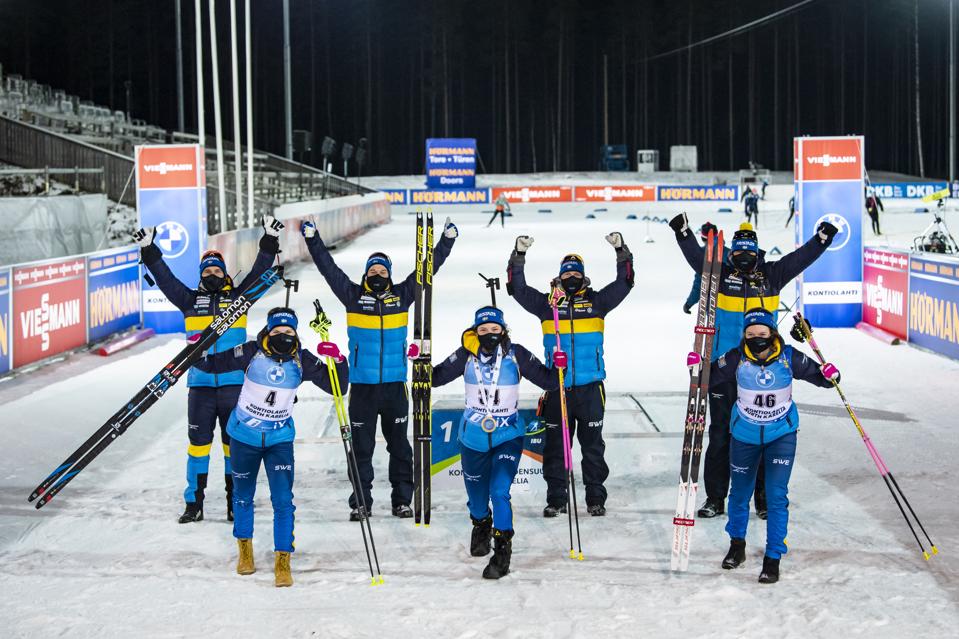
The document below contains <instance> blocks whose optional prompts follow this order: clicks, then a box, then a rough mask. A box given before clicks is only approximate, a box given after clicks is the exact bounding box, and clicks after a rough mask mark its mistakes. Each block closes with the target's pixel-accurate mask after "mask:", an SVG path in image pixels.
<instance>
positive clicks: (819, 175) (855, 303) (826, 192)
mask: <svg viewBox="0 0 959 639" xmlns="http://www.w3.org/2000/svg"><path fill="white" fill-rule="evenodd" d="M863 148H864V140H863V138H862V137H861V136H846V137H821V138H812V137H802V138H796V140H795V144H794V149H795V152H796V158H795V174H796V189H797V191H798V194H799V198H798V202H797V208H798V215H797V218H798V227H797V243H802V242H805V241H807V240H808V239H809V238H811V237H812V236H813V233H815V232H816V229H817V228H818V227H819V225H820V224H821V223H822V222H830V223H831V224H833V225H834V226H836V228H838V229H839V232H838V233H837V234H836V236H835V237H834V238H833V242H832V245H831V246H830V247H829V249H828V250H827V251H826V253H825V255H823V256H822V257H820V258H819V259H818V260H816V262H815V263H814V264H813V265H812V266H810V267H809V268H808V269H806V271H805V272H804V273H803V274H802V275H801V276H800V277H799V278H798V279H797V287H798V291H797V298H798V299H799V301H800V308H801V309H802V311H803V314H804V315H805V316H806V317H807V318H808V319H809V321H810V322H811V323H812V325H813V326H830V327H845V326H855V325H856V324H857V323H858V322H859V321H860V320H861V319H862V268H863V267H862V251H863V248H862V212H863V210H864V194H863Z"/></svg>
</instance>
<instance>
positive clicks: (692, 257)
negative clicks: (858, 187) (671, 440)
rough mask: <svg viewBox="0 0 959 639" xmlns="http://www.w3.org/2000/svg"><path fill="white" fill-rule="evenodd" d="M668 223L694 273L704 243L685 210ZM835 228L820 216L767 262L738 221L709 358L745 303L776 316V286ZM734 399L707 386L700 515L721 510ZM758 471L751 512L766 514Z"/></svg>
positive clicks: (736, 331)
mask: <svg viewBox="0 0 959 639" xmlns="http://www.w3.org/2000/svg"><path fill="white" fill-rule="evenodd" d="M669 225H670V226H671V227H672V229H673V230H674V231H675V232H676V241H677V242H678V243H679V248H680V249H681V250H682V252H683V257H685V258H686V261H687V262H688V263H689V266H690V267H692V269H693V270H694V271H696V272H697V273H698V272H699V271H700V270H701V269H702V267H703V254H704V252H705V250H706V249H705V247H704V246H701V245H700V244H699V243H698V242H697V241H696V238H695V237H694V235H693V233H692V231H691V230H690V228H689V224H688V220H687V219H686V214H685V213H682V214H680V215H677V216H676V217H674V218H673V219H672V220H671V221H670V222H669ZM836 232H837V229H836V227H835V226H833V225H832V224H830V223H828V222H823V223H822V224H820V225H819V228H818V229H816V234H815V235H814V236H813V237H812V238H811V239H810V240H809V241H808V242H806V243H805V244H803V245H802V246H801V247H799V248H798V249H796V250H795V251H793V252H792V253H790V254H789V255H786V256H784V257H783V258H782V259H780V260H778V261H776V262H767V261H766V259H765V254H764V253H763V252H762V251H760V250H759V241H758V239H757V237H756V233H755V231H753V230H752V227H751V226H749V225H748V224H743V225H742V226H741V227H740V229H739V230H738V231H736V233H735V234H734V235H733V241H732V244H731V247H730V249H729V250H728V251H725V252H724V254H723V266H722V270H721V272H720V279H719V293H718V295H717V298H716V335H715V337H714V338H713V352H712V357H713V359H715V358H717V357H719V356H720V355H722V354H723V353H725V352H726V351H728V350H730V349H732V348H735V347H736V346H737V345H738V344H739V341H740V339H741V337H742V334H743V316H744V315H745V313H746V310H747V309H751V308H754V307H758V308H764V309H766V310H767V311H769V312H770V313H772V315H773V318H775V317H776V314H777V309H778V308H779V292H780V291H781V290H782V289H783V287H785V286H786V284H788V283H789V282H790V281H791V280H792V279H793V278H795V277H796V276H797V275H799V274H800V273H802V272H803V271H804V270H806V268H808V267H809V265H810V264H812V263H813V262H815V261H816V260H817V259H819V258H820V257H821V256H822V255H823V254H824V253H825V252H826V249H828V248H829V245H830V244H831V243H832V238H833V236H834V235H835V234H836ZM735 401H736V400H735V387H734V385H732V384H726V385H725V386H714V387H713V388H712V389H711V390H710V394H709V420H710V421H709V445H708V446H707V448H706V460H705V467H704V470H703V483H704V485H705V487H706V503H705V504H703V507H702V508H701V509H700V510H699V513H698V514H699V516H700V517H706V518H708V517H715V516H717V515H721V514H722V513H723V512H725V500H726V493H727V491H728V490H729V417H730V413H731V411H732V407H733V403H734V402H735ZM763 476H764V475H763V472H762V470H760V473H759V480H758V482H757V488H756V512H757V513H759V515H760V517H765V513H766V504H765V496H764V491H763V483H762V478H763Z"/></svg>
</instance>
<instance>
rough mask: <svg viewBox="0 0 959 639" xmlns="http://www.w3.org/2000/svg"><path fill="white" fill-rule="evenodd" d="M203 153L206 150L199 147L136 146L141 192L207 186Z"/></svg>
mask: <svg viewBox="0 0 959 639" xmlns="http://www.w3.org/2000/svg"><path fill="white" fill-rule="evenodd" d="M202 153H203V147H201V146H199V145H196V144H183V145H177V144H167V145H163V146H141V147H137V149H136V155H137V186H138V187H139V188H140V189H183V188H197V187H202V186H206V172H205V167H204V166H203V162H202V161H201V158H202V157H203V156H202ZM198 169H199V170H198Z"/></svg>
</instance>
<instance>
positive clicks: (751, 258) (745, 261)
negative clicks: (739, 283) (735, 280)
mask: <svg viewBox="0 0 959 639" xmlns="http://www.w3.org/2000/svg"><path fill="white" fill-rule="evenodd" d="M729 261H730V262H732V264H733V266H735V267H736V270H737V271H739V272H741V273H752V272H753V271H755V270H756V264H758V263H759V256H758V255H756V254H755V253H751V252H745V253H740V254H739V255H732V256H730V258H729Z"/></svg>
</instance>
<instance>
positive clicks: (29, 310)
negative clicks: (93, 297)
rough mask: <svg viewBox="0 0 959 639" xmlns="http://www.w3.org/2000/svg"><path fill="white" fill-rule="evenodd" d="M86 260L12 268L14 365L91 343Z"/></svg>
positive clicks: (76, 259)
mask: <svg viewBox="0 0 959 639" xmlns="http://www.w3.org/2000/svg"><path fill="white" fill-rule="evenodd" d="M85 289H86V258H84V257H78V258H71V259H67V260H61V261H51V262H37V263H34V264H29V265H25V266H19V267H14V269H13V322H14V327H13V366H14V368H18V367H20V366H24V365H25V364H30V363H32V362H36V361H38V360H41V359H44V358H46V357H51V356H53V355H56V354H58V353H62V352H64V351H68V350H70V349H72V348H78V347H80V346H83V345H84V344H86V342H87V326H86V324H87V322H86V320H87V305H86V290H85Z"/></svg>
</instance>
